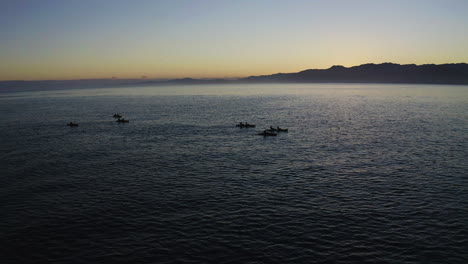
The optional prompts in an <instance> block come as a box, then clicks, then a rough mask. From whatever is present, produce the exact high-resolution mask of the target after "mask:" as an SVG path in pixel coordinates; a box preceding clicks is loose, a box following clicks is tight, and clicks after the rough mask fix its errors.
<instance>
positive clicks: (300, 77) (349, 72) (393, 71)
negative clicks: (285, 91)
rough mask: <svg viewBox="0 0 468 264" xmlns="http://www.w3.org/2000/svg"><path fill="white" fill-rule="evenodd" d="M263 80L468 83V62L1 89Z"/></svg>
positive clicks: (4, 86)
mask: <svg viewBox="0 0 468 264" xmlns="http://www.w3.org/2000/svg"><path fill="white" fill-rule="evenodd" d="M259 83H367V84H370V83H379V84H444V85H468V64H466V63H452V64H439V65H435V64H425V65H419V66H418V65H415V64H404V65H400V64H395V63H381V64H363V65H359V66H354V67H344V66H333V67H331V68H329V69H309V70H304V71H300V72H295V73H277V74H271V75H260V76H250V77H246V78H238V79H193V78H182V79H114V78H112V79H80V80H43V81H0V92H9V91H36V90H37V91H41V90H56V89H79V88H109V87H122V86H148V85H158V86H159V85H196V84H201V85H207V84H259Z"/></svg>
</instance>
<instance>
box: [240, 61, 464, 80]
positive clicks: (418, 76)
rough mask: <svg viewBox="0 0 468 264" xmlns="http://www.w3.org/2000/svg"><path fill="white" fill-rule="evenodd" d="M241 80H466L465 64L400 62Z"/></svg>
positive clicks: (334, 67)
mask: <svg viewBox="0 0 468 264" xmlns="http://www.w3.org/2000/svg"><path fill="white" fill-rule="evenodd" d="M240 81H243V82H249V83H251V82H254V83H258V82H306V83H307V82H340V83H348V82H349V83H421V84H468V64H466V63H458V64H440V65H435V64H426V65H420V66H418V65H415V64H406V65H400V64H395V63H382V64H363V65H359V66H354V67H349V68H346V67H343V66H333V67H331V68H329V69H325V70H305V71H301V72H297V73H278V74H272V75H263V76H251V77H247V78H244V79H241V80H240Z"/></svg>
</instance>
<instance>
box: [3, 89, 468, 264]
mask: <svg viewBox="0 0 468 264" xmlns="http://www.w3.org/2000/svg"><path fill="white" fill-rule="evenodd" d="M114 113H122V114H123V115H124V116H125V117H126V118H128V119H130V123H128V124H119V123H116V122H114V119H113V118H112V114H114ZM0 116H1V121H2V122H1V124H0V147H1V150H2V151H1V153H0V165H1V176H0V262H1V263H408V264H409V263H434V264H435V263H437V264H438V263H460V264H465V263H468V206H467V201H468V162H467V157H468V143H467V142H468V87H466V86H424V85H420V86H417V85H413V86H405V85H333V84H328V85H319V84H316V85H271V86H269V85H258V86H254V85H249V86H185V87H183V86H181V87H157V88H156V87H146V88H119V89H94V90H63V91H49V92H29V93H3V94H0ZM70 121H73V122H76V123H79V127H74V128H70V127H67V126H65V124H66V123H68V122H70ZM241 121H242V122H245V121H247V122H249V123H255V124H256V125H257V127H256V128H253V129H240V128H236V127H235V124H236V123H238V122H241ZM270 125H272V126H275V127H276V126H280V127H285V128H289V133H282V134H279V135H278V136H277V137H266V138H264V137H262V136H258V135H256V133H258V132H260V131H262V129H266V128H268V127H269V126H270Z"/></svg>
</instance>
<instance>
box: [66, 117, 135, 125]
mask: <svg viewBox="0 0 468 264" xmlns="http://www.w3.org/2000/svg"><path fill="white" fill-rule="evenodd" d="M112 117H113V118H117V120H116V122H117V123H129V122H130V120H128V119H125V118H123V117H122V115H121V114H114V115H113V116H112ZM67 126H69V127H77V126H78V124H77V123H73V122H70V123H68V124H67Z"/></svg>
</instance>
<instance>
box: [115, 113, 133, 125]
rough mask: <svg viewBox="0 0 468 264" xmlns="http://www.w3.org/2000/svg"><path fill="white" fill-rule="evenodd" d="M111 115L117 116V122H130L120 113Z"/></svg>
mask: <svg viewBox="0 0 468 264" xmlns="http://www.w3.org/2000/svg"><path fill="white" fill-rule="evenodd" d="M113 117H114V118H117V120H116V122H117V123H128V122H130V120H127V119H125V118H123V117H122V115H121V114H114V115H113Z"/></svg>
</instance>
